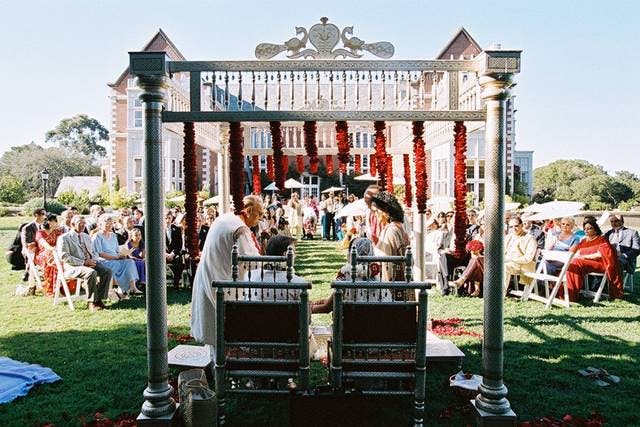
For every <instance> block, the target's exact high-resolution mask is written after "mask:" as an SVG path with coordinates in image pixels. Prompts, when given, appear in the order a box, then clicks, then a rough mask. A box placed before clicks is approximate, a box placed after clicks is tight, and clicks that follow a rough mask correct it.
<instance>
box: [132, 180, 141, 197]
mask: <svg viewBox="0 0 640 427" xmlns="http://www.w3.org/2000/svg"><path fill="white" fill-rule="evenodd" d="M133 191H134V192H135V193H138V194H140V193H142V181H133Z"/></svg>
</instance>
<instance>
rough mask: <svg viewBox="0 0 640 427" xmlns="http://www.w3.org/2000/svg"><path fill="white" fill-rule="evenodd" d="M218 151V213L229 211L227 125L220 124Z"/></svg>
mask: <svg viewBox="0 0 640 427" xmlns="http://www.w3.org/2000/svg"><path fill="white" fill-rule="evenodd" d="M219 132H220V153H218V183H219V186H218V195H219V197H220V205H219V206H220V213H221V214H223V213H227V212H231V205H230V204H229V197H230V195H231V190H230V189H229V185H230V184H229V125H228V124H227V123H221V124H220V131H219Z"/></svg>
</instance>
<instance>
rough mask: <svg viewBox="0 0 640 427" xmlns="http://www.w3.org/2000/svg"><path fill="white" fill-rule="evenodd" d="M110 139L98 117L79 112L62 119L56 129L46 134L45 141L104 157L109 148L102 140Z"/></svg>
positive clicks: (95, 156) (87, 154) (74, 150)
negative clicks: (106, 147) (105, 146)
mask: <svg viewBox="0 0 640 427" xmlns="http://www.w3.org/2000/svg"><path fill="white" fill-rule="evenodd" d="M108 139H109V131H108V130H107V129H106V128H105V127H104V126H102V125H101V124H100V122H99V121H97V120H96V119H93V118H90V117H89V116H87V115H86V114H78V115H76V116H74V117H72V118H70V119H62V120H61V121H60V123H59V124H58V126H56V128H55V129H53V130H50V131H48V132H47V133H46V135H45V141H46V142H50V143H57V144H59V145H60V147H63V148H65V149H67V150H70V151H72V152H76V153H81V154H84V155H85V156H89V157H91V159H92V160H96V159H97V158H100V157H104V155H105V154H106V153H107V150H106V149H105V148H104V147H103V146H102V145H100V141H107V140H108Z"/></svg>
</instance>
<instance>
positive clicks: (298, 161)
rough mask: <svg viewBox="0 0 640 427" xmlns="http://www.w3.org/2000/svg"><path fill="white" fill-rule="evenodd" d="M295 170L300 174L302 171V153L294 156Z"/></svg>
mask: <svg viewBox="0 0 640 427" xmlns="http://www.w3.org/2000/svg"><path fill="white" fill-rule="evenodd" d="M296 171H297V172H298V173H299V174H300V175H302V172H304V156H303V155H302V154H298V155H297V156H296Z"/></svg>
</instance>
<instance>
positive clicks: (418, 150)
mask: <svg viewBox="0 0 640 427" xmlns="http://www.w3.org/2000/svg"><path fill="white" fill-rule="evenodd" d="M423 134H424V122H413V161H414V163H415V168H416V169H415V177H416V180H415V182H416V207H417V208H418V212H419V213H421V214H423V213H425V212H426V211H427V168H426V161H425V151H424V139H422V135H423Z"/></svg>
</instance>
